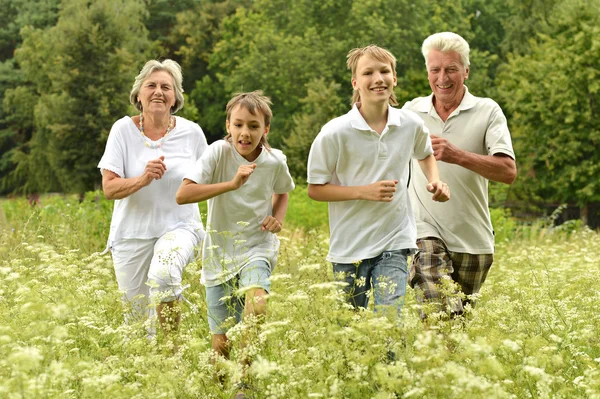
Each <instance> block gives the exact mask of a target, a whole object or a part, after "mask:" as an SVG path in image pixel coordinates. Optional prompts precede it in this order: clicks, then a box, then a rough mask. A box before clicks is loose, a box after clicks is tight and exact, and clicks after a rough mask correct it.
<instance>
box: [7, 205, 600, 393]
mask: <svg viewBox="0 0 600 399" xmlns="http://www.w3.org/2000/svg"><path fill="white" fill-rule="evenodd" d="M104 206H105V205H104V203H103V202H102V201H96V200H95V199H94V198H89V199H88V200H87V201H84V203H83V204H78V203H77V201H73V202H69V201H66V202H65V201H63V200H58V199H54V200H52V202H50V203H45V204H43V206H42V207H38V208H34V209H32V208H30V207H29V206H28V205H27V204H26V202H20V201H10V202H8V203H7V202H4V203H3V204H2V207H3V209H4V211H5V216H6V217H5V218H2V217H0V223H1V227H0V228H1V230H0V232H1V236H0V309H1V312H0V397H7V398H98V397H110V398H149V397H152V398H161V397H162V398H228V397H229V396H230V395H231V393H232V390H231V384H232V383H233V381H234V380H235V379H236V378H237V377H238V376H239V375H240V373H241V370H240V367H239V365H238V363H237V362H236V359H237V358H238V357H239V356H240V353H239V349H234V351H233V353H232V361H228V362H221V363H218V364H217V365H215V366H212V365H211V362H210V333H209V331H208V323H207V321H206V306H205V302H204V289H203V287H202V286H201V285H200V284H199V275H200V267H201V265H200V264H199V263H193V264H191V265H189V266H188V268H187V269H186V272H185V273H184V280H185V281H184V284H190V285H191V286H190V288H188V289H187V290H186V297H187V298H188V299H189V300H190V301H191V302H192V303H193V304H194V305H196V306H197V307H198V311H197V312H194V309H193V308H192V307H190V306H189V305H188V304H185V303H184V304H183V305H182V306H183V320H182V324H181V329H180V331H179V335H178V337H177V339H176V342H175V343H176V344H177V345H178V349H174V347H173V344H174V343H173V342H172V341H171V340H170V339H165V338H164V337H161V336H159V338H158V340H154V341H148V339H147V337H146V334H145V331H144V329H143V327H142V326H140V325H133V326H123V323H122V319H123V306H122V304H121V302H120V294H119V293H118V291H117V286H116V282H115V279H114V275H113V269H112V263H111V260H110V257H109V256H99V255H98V254H97V253H96V252H97V251H99V250H101V249H102V248H103V244H104V243H103V240H104V239H105V234H106V231H103V229H105V228H106V229H107V228H108V227H107V223H108V221H107V220H100V219H99V215H103V216H102V218H104V216H105V212H106V210H105V209H104V208H103V207H104ZM47 207H50V208H47ZM108 217H110V213H108ZM563 230H564V229H563ZM563 230H560V229H553V228H548V227H544V226H543V225H540V226H537V227H535V226H534V227H528V228H523V229H516V230H515V231H514V234H516V235H517V237H516V238H515V237H513V238H512V239H507V240H504V241H503V242H501V243H499V246H498V251H497V254H496V257H495V262H494V266H493V267H492V271H491V272H490V275H489V277H488V281H487V283H486V284H485V285H484V288H483V290H482V292H481V297H480V298H479V306H478V307H477V308H475V309H474V310H473V311H472V312H471V313H470V315H469V317H468V318H467V320H466V322H464V323H461V322H450V323H448V322H444V321H440V322H438V323H433V324H432V325H431V326H430V327H429V328H427V329H426V328H424V326H423V324H422V323H421V321H420V320H419V316H418V312H417V308H416V305H415V299H414V293H413V291H412V290H410V289H409V290H408V296H407V298H406V304H405V308H404V315H403V319H402V323H401V325H397V324H395V323H394V322H393V320H392V321H390V320H389V319H388V318H386V317H382V316H381V315H380V314H374V313H372V312H371V311H363V312H358V313H357V312H354V311H352V310H350V309H349V308H348V306H347V305H346V304H345V303H344V301H343V300H342V298H341V296H340V295H339V293H338V288H339V287H338V286H337V285H336V284H334V283H332V280H333V276H332V271H331V266H330V265H329V264H328V263H327V262H325V260H324V259H325V255H326V252H327V247H328V235H327V234H326V232H324V230H323V229H322V228H319V229H312V230H308V231H305V230H300V229H293V230H292V229H291V228H290V227H289V226H288V227H287V229H286V230H284V232H283V233H282V234H281V241H282V245H281V251H280V256H279V264H278V266H277V268H276V269H275V270H274V274H273V286H272V293H271V296H270V299H269V305H268V317H267V320H266V323H265V324H264V325H263V326H262V328H261V332H260V335H259V338H258V340H257V342H256V343H255V344H254V345H251V346H250V347H248V348H247V350H248V351H249V352H250V353H251V354H253V357H254V359H255V360H254V362H253V364H252V366H251V368H250V375H251V379H250V380H251V385H252V390H253V392H254V395H255V397H257V398H307V397H315V398H394V397H404V398H461V399H467V398H593V397H596V398H599V397H600V371H599V365H600V338H599V335H598V331H599V330H600V312H598V303H600V236H599V235H598V234H597V233H595V232H592V231H589V230H585V229H578V230H570V231H563ZM243 328H244V326H238V327H236V328H234V329H233V330H232V331H231V334H230V337H231V339H232V341H233V342H234V343H235V342H239V339H240V336H241V330H242V329H243ZM236 347H237V346H234V348H236ZM390 351H392V352H394V353H395V355H396V358H395V360H390V358H389V356H388V355H389V352H390ZM217 372H220V373H222V374H223V375H225V377H226V378H225V381H226V383H225V384H224V385H223V386H221V385H219V384H217V383H216V382H215V379H214V375H215V374H216V373H217Z"/></svg>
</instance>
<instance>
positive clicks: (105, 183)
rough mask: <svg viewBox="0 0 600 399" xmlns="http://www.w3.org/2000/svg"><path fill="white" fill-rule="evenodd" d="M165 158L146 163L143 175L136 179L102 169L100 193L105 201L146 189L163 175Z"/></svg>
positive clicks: (165, 168) (121, 197)
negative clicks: (102, 193)
mask: <svg viewBox="0 0 600 399" xmlns="http://www.w3.org/2000/svg"><path fill="white" fill-rule="evenodd" d="M164 160H165V157H163V156H161V157H160V158H157V159H153V160H151V161H148V163H147V164H146V167H145V168H144V173H142V174H141V175H140V176H137V177H129V178H124V177H121V176H119V175H118V174H116V173H115V172H112V171H110V170H107V169H102V191H104V196H105V197H106V199H109V200H113V199H123V198H126V197H129V196H130V195H131V194H133V193H135V192H137V191H139V190H140V189H142V188H144V187H146V186H147V185H149V184H150V183H152V181H153V180H159V179H160V178H162V177H163V175H164V174H165V172H166V170H167V167H166V165H165V162H164Z"/></svg>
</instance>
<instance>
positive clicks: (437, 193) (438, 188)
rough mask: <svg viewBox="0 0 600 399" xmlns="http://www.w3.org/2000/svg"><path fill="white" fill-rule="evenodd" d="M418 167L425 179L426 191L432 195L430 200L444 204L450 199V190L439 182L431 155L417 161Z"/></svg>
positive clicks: (434, 161)
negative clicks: (426, 182)
mask: <svg viewBox="0 0 600 399" xmlns="http://www.w3.org/2000/svg"><path fill="white" fill-rule="evenodd" d="M419 166H420V167H421V170H422V171H423V173H424V174H425V177H427V181H428V182H429V183H428V184H427V191H429V192H430V193H433V196H432V197H431V199H432V200H434V201H438V202H446V201H448V200H449V199H450V188H448V186H447V185H446V183H444V182H443V181H441V180H440V174H439V171H438V167H437V163H436V160H435V157H434V156H433V154H431V155H428V156H427V157H426V158H423V159H420V160H419Z"/></svg>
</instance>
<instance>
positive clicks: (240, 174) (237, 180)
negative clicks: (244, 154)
mask: <svg viewBox="0 0 600 399" xmlns="http://www.w3.org/2000/svg"><path fill="white" fill-rule="evenodd" d="M254 169H256V164H255V163H253V164H250V165H240V167H239V168H238V170H237V173H236V174H235V176H234V177H233V179H232V180H231V182H232V183H233V186H234V187H235V189H236V190H237V189H238V188H240V187H242V185H244V183H246V182H247V181H248V179H249V178H250V175H251V174H252V172H254Z"/></svg>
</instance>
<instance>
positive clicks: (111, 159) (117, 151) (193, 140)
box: [98, 116, 208, 246]
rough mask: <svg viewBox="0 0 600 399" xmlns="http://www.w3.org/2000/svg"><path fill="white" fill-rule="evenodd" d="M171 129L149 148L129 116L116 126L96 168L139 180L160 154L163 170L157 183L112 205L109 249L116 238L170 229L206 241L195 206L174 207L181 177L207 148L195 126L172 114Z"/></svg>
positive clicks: (155, 234)
mask: <svg viewBox="0 0 600 399" xmlns="http://www.w3.org/2000/svg"><path fill="white" fill-rule="evenodd" d="M175 118H176V120H177V121H176V124H175V128H174V129H173V130H172V131H171V133H170V134H169V136H168V137H167V138H166V139H165V140H164V141H163V145H162V146H161V147H160V148H150V147H148V146H147V145H146V140H148V139H147V138H145V137H144V136H142V134H141V132H140V130H139V129H138V127H137V126H136V125H135V123H133V120H132V119H131V118H130V117H129V116H125V117H123V118H121V119H119V120H118V121H116V122H115V123H114V125H113V126H112V128H111V130H110V134H109V136H108V141H107V142H106V149H105V150H104V155H102V159H101V160H100V163H99V164H98V168H100V170H101V171H102V169H106V170H110V171H111V172H114V173H116V174H117V175H119V177H122V178H130V177H137V176H140V175H141V174H142V173H144V169H145V167H146V164H147V163H148V161H150V160H152V159H156V158H158V157H160V156H161V155H163V156H164V157H165V164H166V166H167V171H166V172H165V174H164V175H163V177H162V178H161V179H159V180H154V181H152V183H150V184H149V185H147V186H146V187H143V188H142V189H140V190H139V191H137V192H135V193H133V194H131V195H130V196H128V197H126V198H123V199H119V200H116V201H115V205H114V209H113V215H112V219H111V222H110V234H109V239H108V242H109V246H110V245H111V243H114V242H115V241H118V240H120V239H129V238H136V239H146V238H157V237H161V236H162V235H164V234H165V233H166V232H168V231H172V230H175V229H177V228H185V229H187V230H189V231H191V232H193V233H194V234H196V236H197V238H198V240H201V239H202V238H203V237H204V228H203V226H202V219H200V211H199V210H198V205H197V204H188V205H178V204H177V202H176V201H175V194H176V193H177V190H178V189H179V186H180V185H181V180H182V178H183V175H184V173H185V172H186V171H187V170H188V169H189V168H190V167H191V166H192V165H194V162H196V160H197V159H198V158H200V155H202V153H203V152H204V150H205V149H206V148H207V147H208V145H207V143H206V137H205V136H204V132H202V129H201V128H200V126H198V124H196V123H194V122H191V121H189V120H187V119H184V118H181V117H178V116H176V117H175Z"/></svg>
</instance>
